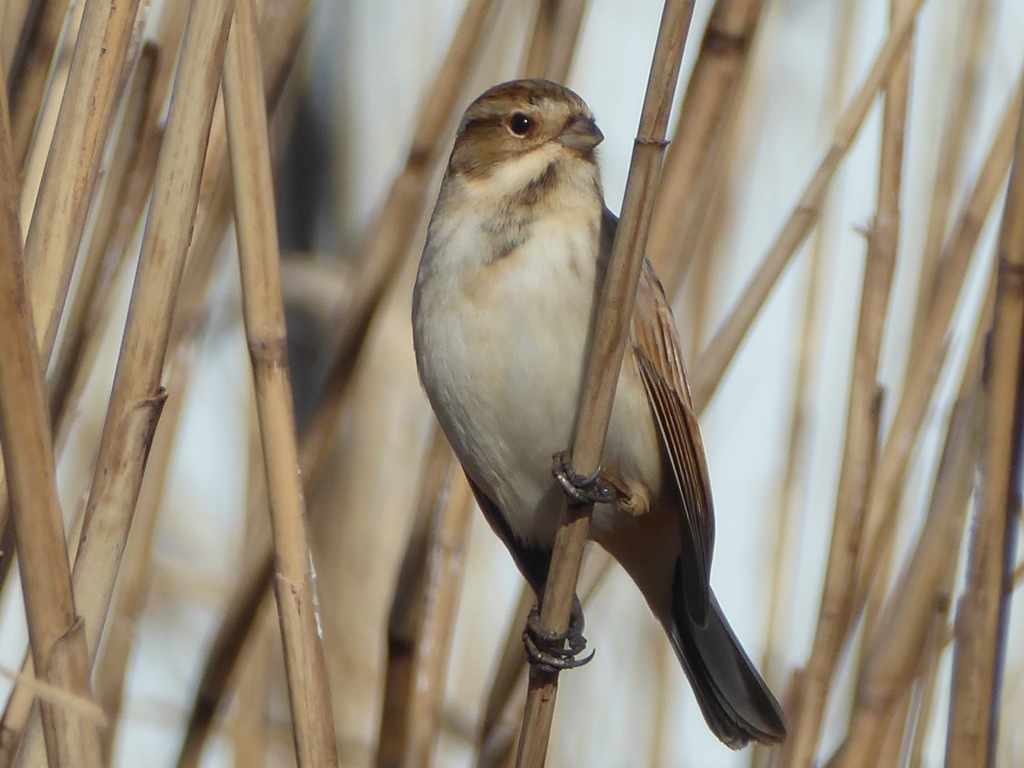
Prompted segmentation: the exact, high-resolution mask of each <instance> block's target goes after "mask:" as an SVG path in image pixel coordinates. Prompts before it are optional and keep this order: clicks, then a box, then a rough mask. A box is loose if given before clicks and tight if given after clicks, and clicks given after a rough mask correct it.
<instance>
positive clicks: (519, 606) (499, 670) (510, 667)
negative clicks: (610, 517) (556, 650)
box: [477, 565, 586, 755]
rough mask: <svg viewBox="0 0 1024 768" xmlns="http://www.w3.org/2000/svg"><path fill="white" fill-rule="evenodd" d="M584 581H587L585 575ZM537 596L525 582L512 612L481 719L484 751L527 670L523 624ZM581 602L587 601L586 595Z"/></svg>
mask: <svg viewBox="0 0 1024 768" xmlns="http://www.w3.org/2000/svg"><path fill="white" fill-rule="evenodd" d="M585 567H586V566H585V565H584V568H585ZM580 581H581V582H582V581H583V576H582V575H581V576H580ZM535 600H536V599H535V598H534V596H533V590H531V589H530V588H529V587H528V586H526V585H523V587H522V588H520V590H519V599H518V600H517V601H516V606H515V608H514V609H513V610H512V612H511V614H510V615H509V623H508V629H507V630H506V633H505V642H504V644H503V645H502V648H501V651H500V652H499V653H498V664H497V666H496V668H495V670H494V676H493V677H492V678H491V683H490V685H489V686H488V687H487V701H486V703H485V704H484V714H483V717H482V718H481V720H480V730H479V733H478V734H477V753H478V754H480V755H482V754H483V753H484V752H485V748H486V745H487V744H488V743H489V742H492V741H493V735H492V734H493V733H494V730H495V729H496V728H497V727H498V724H499V722H500V721H501V720H502V718H504V716H505V713H506V711H507V710H508V709H509V700H510V699H511V698H512V694H513V691H514V690H515V689H516V686H517V685H518V684H519V682H520V680H521V678H522V677H523V673H524V672H525V671H526V656H525V654H524V652H523V631H522V628H523V626H524V625H525V624H526V620H527V618H528V616H529V614H530V609H531V608H532V607H533V605H534V602H535ZM580 603H581V604H584V603H585V600H584V598H583V597H582V596H581V597H580ZM519 709H522V707H519ZM510 743H511V740H510Z"/></svg>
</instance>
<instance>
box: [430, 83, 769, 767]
mask: <svg viewBox="0 0 1024 768" xmlns="http://www.w3.org/2000/svg"><path fill="white" fill-rule="evenodd" d="M603 138H604V136H603V134H602V133H601V131H600V129H599V128H598V126H597V123H596V122H595V119H594V116H593V114H592V113H591V111H590V109H589V108H588V107H587V105H586V103H585V102H584V101H583V99H581V98H580V97H579V96H578V95H577V94H576V93H575V92H573V91H571V90H570V89H568V88H566V87H564V86H562V85H560V84H557V83H554V82H551V81H547V80H539V79H530V80H512V81H509V82H505V83H501V84H498V85H495V86H493V87H491V88H489V89H488V90H486V91H485V92H484V93H483V94H481V95H480V96H479V97H478V98H476V99H475V100H474V101H473V102H472V103H471V104H470V105H469V107H468V108H467V109H466V111H465V114H464V115H463V117H462V119H461V121H460V123H459V127H458V130H457V133H456V137H455V141H454V146H453V149H452V152H451V156H450V159H449V161H448V165H447V168H446V171H445V174H444V177H443V179H442V182H441V186H440V190H439V192H438V197H437V203H436V205H435V207H434V210H433V214H432V216H431V219H430V223H429V226H428V230H427V237H426V242H425V245H424V249H423V254H422V256H421V258H420V262H419V268H418V270H417V275H416V282H415V287H414V289H413V302H412V304H413V309H412V327H413V344H414V350H415V356H416V364H417V370H418V373H419V377H420V381H421V383H422V386H423V388H424V390H425V392H426V395H427V399H428V400H429V401H430V404H431V407H432V408H433V411H434V413H435V415H436V417H437V420H438V422H439V424H440V426H441V429H442V431H443V432H444V434H445V436H446V438H447V439H448V442H449V443H450V445H451V447H452V449H453V451H454V453H455V455H456V457H457V458H458V460H459V462H460V463H461V465H462V468H463V470H464V471H465V474H466V477H467V479H468V481H469V484H470V486H471V488H472V490H473V493H474V495H475V497H476V500H477V503H478V506H479V507H480V509H481V510H482V512H483V514H484V516H485V517H486V518H487V521H488V522H489V523H490V526H491V528H492V529H493V530H494V532H495V533H496V534H497V535H498V537H499V538H500V539H501V540H502V542H503V543H504V544H505V546H506V547H507V549H508V550H509V552H510V554H511V556H512V558H513V560H514V561H515V563H516V565H517V566H518V567H519V570H520V572H521V573H522V574H523V576H524V577H525V579H526V580H527V581H528V582H529V584H530V586H531V587H532V589H533V591H534V593H535V594H536V595H537V599H538V601H540V600H541V599H542V597H543V591H544V582H545V579H546V577H547V571H548V566H549V564H550V561H551V555H552V550H553V547H554V540H555V533H556V530H557V527H558V524H559V516H560V510H561V506H562V503H563V493H565V492H566V491H568V492H570V493H575V494H582V495H583V497H585V498H589V499H590V500H593V501H597V502H598V503H596V504H595V506H594V512H593V517H592V522H591V527H590V535H591V538H592V539H593V540H594V541H596V542H597V543H598V544H599V545H600V546H602V547H603V548H604V549H605V550H607V551H608V552H609V553H610V554H611V555H612V556H613V557H614V558H615V560H617V561H618V563H619V564H620V565H621V566H622V567H623V568H624V569H625V570H626V572H627V573H628V575H629V576H630V577H631V578H632V580H633V581H634V582H635V583H636V585H637V587H638V588H639V590H640V592H641V593H642V595H643V596H644V598H645V599H646V601H647V604H648V605H649V607H650V609H651V611H652V612H653V613H654V615H655V617H656V618H657V619H658V620H659V621H660V622H661V624H662V626H663V627H664V629H665V631H666V633H667V635H668V639H669V641H670V643H671V645H672V647H673V649H674V651H675V653H676V656H677V657H678V659H679V661H680V663H681V666H682V668H683V671H684V672H685V674H686V677H687V678H688V679H689V682H690V684H691V687H692V688H693V691H694V694H695V697H696V700H697V703H698V705H699V707H700V710H701V712H702V714H703V716H704V719H705V721H706V722H707V724H708V726H709V728H710V730H711V731H712V732H713V733H714V735H715V736H717V737H718V739H719V740H721V741H722V742H723V743H724V744H726V745H727V746H729V747H731V748H733V749H739V748H742V747H744V746H746V745H747V744H748V743H749V742H750V741H756V742H759V743H763V744H769V745H771V744H777V743H780V742H781V741H782V740H783V739H784V738H785V735H786V728H787V725H786V717H785V714H784V712H783V710H782V707H781V706H780V704H779V703H778V701H777V700H776V698H775V696H774V695H773V693H772V692H771V690H770V688H769V687H768V685H767V684H766V683H765V682H764V680H763V679H762V677H761V675H760V674H759V673H758V671H757V669H756V668H755V666H754V664H753V663H752V662H751V661H750V659H749V657H748V656H747V654H746V652H745V651H744V650H743V648H742V646H741V645H740V642H739V641H738V639H737V638H736V635H735V633H734V632H733V630H732V628H731V627H730V626H729V623H728V621H727V620H726V618H725V616H724V615H723V613H722V609H721V606H720V605H719V603H718V601H717V599H716V598H715V595H714V592H713V591H712V589H711V584H710V573H711V559H712V549H713V544H714V535H715V531H714V512H713V506H712V497H711V483H710V478H709V475H708V468H707V461H706V458H705V454H704V448H703V444H702V442H701V436H700V429H699V426H698V424H697V419H696V416H695V414H694V408H693V403H692V401H691V398H690V393H689V388H688V385H687V382H686V373H685V370H684V367H683V359H682V352H681V349H680V344H679V339H678V335H677V332H676V328H675V321H674V318H673V316H672V311H671V308H670V305H669V302H668V300H667V298H666V296H665V293H664V290H663V289H662V286H661V284H660V282H659V281H658V278H657V276H656V275H655V273H654V270H653V268H652V267H651V265H650V263H649V262H647V261H646V260H645V262H644V265H643V268H642V270H641V275H640V281H639V286H638V288H637V298H636V304H635V309H634V313H633V316H632V319H631V323H630V331H629V339H628V342H627V345H626V350H625V355H624V358H623V363H622V368H621V371H620V373H619V378H618V384H617V389H616V395H615V399H614V403H613V407H612V412H611V417H610V422H609V425H608V431H607V437H606V441H605V445H604V449H603V453H602V456H601V469H600V476H599V477H593V478H581V477H579V476H578V475H576V474H575V473H574V472H573V469H572V466H571V456H569V454H567V453H566V452H565V449H566V447H567V446H568V445H569V443H570V442H571V439H572V435H573V431H574V426H575V421H576V418H577V408H578V402H579V394H580V389H581V387H582V382H583V376H584V368H585V360H586V351H587V341H588V338H589V337H590V334H591V331H592V329H593V327H594V325H595V323H600V322H602V321H603V318H602V317H600V316H597V315H596V314H595V311H596V307H595V305H596V303H597V297H598V295H599V292H600V288H601V284H602V281H603V279H604V274H605V271H606V267H607V263H608V259H609V256H610V253H611V246H612V241H613V240H614V236H615V229H616V226H617V224H618V220H617V219H616V217H615V216H614V215H613V214H612V213H611V212H610V211H609V210H608V208H607V207H606V205H605V202H604V193H603V187H602V184H601V177H600V171H599V166H598V163H597V158H596V153H595V149H596V147H597V146H598V145H599V144H600V143H601V141H602V140H603ZM553 457H555V458H554V462H553ZM553 466H554V472H553V471H552V470H553ZM588 480H589V481H590V483H589V486H588V483H587V481H588ZM588 492H589V496H588ZM577 610H579V609H578V601H577ZM574 613H575V612H574ZM574 623H576V624H577V627H576V628H577V629H579V628H580V627H581V626H582V612H581V611H580V613H579V616H577V617H575V622H574ZM581 637H582V635H581V634H580V635H579V637H577V638H575V642H573V641H572V640H571V641H570V646H571V648H572V650H571V651H567V652H566V655H571V654H572V653H575V652H576V651H577V650H579V645H580V643H579V641H580V638H581ZM541 639H543V638H536V637H535V641H536V640H541ZM584 642H585V641H584ZM535 644H536V643H535ZM527 645H528V649H529V646H530V643H529V642H528V643H527ZM534 651H535V652H539V653H541V654H542V655H544V654H545V651H544V649H543V648H541V649H538V648H534ZM558 655H559V652H558V651H557V650H556V651H555V652H554V657H553V656H552V653H551V652H550V651H548V652H547V653H546V655H545V658H547V659H549V660H553V662H552V663H556V662H557V661H558ZM574 661H575V660H569V661H567V663H566V664H565V666H573V665H574ZM556 665H557V664H556Z"/></svg>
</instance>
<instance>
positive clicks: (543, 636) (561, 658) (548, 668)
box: [523, 598, 594, 673]
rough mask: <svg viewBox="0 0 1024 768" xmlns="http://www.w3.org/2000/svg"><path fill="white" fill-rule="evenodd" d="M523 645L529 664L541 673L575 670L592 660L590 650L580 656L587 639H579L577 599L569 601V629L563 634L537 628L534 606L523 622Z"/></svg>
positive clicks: (580, 616) (580, 622)
mask: <svg viewBox="0 0 1024 768" xmlns="http://www.w3.org/2000/svg"><path fill="white" fill-rule="evenodd" d="M523 644H524V645H525V646H526V656H527V659H528V660H529V662H530V665H531V666H533V667H536V668H537V669H539V670H540V671H542V672H549V673H554V672H561V671H563V670H566V669H575V668H576V667H582V666H583V665H584V664H586V663H587V662H589V661H590V660H591V659H592V658H594V653H593V651H591V652H590V654H589V655H587V656H584V657H582V658H581V657H580V653H582V652H583V649H584V648H586V647H587V638H585V637H584V636H583V608H582V607H581V606H580V601H579V600H578V599H575V598H574V599H573V607H572V616H571V617H570V618H569V628H568V629H567V630H566V631H565V632H548V631H546V630H544V629H543V627H541V624H540V610H539V609H538V608H537V607H536V606H535V607H534V608H533V609H532V610H531V611H530V615H529V617H528V618H527V620H526V629H525V630H524V631H523Z"/></svg>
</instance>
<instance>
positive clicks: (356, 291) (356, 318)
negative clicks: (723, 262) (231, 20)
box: [179, 0, 495, 765]
mask: <svg viewBox="0 0 1024 768" xmlns="http://www.w3.org/2000/svg"><path fill="white" fill-rule="evenodd" d="M494 2H495V0H469V1H468V2H467V4H466V9H465V11H464V12H463V15H462V18H461V20H460V22H459V26H458V28H457V30H456V32H455V35H454V36H453V38H452V42H451V45H450V47H449V50H448V53H447V54H446V57H445V60H444V62H443V63H442V64H441V67H440V68H439V70H438V73H437V76H436V77H435V80H434V82H433V84H432V86H431V88H430V89H429V90H428V91H427V93H429V94H430V98H427V99H424V102H423V105H422V107H421V110H420V114H419V118H418V121H417V126H418V128H417V132H416V134H415V136H414V138H413V142H412V146H411V148H410V150H409V154H408V157H407V160H406V165H405V167H404V169H403V170H402V172H401V173H400V174H399V176H398V177H397V178H396V179H395V181H394V182H393V183H392V186H391V189H390V191H389V193H388V195H387V197H386V198H385V201H384V203H383V205H382V207H381V209H380V211H379V213H378V214H377V216H376V217H375V220H374V224H373V225H372V227H371V229H370V231H369V232H368V233H367V234H366V236H365V238H364V241H363V244H362V245H361V246H360V248H359V249H358V253H360V254H362V255H361V256H360V257H359V259H358V261H359V263H361V264H362V265H364V266H363V268H362V269H361V270H360V272H359V276H358V278H357V281H356V283H357V285H356V286H354V288H353V293H352V295H353V297H354V298H353V300H352V302H351V306H349V307H347V308H346V310H345V312H344V314H343V315H342V316H341V318H340V319H339V321H338V323H337V325H336V327H337V334H336V337H335V339H334V341H333V344H332V354H331V359H332V363H331V366H330V372H329V373H328V375H327V381H326V383H325V387H324V389H325V393H324V395H323V396H322V397H321V399H320V400H319V401H318V404H317V407H316V411H315V412H314V414H313V416H312V417H311V419H310V425H309V427H308V428H307V431H306V433H305V435H304V436H303V438H302V442H301V446H300V455H299V464H300V468H301V474H302V477H303V482H304V483H306V486H307V491H308V490H309V488H310V487H312V486H314V485H315V484H316V478H317V477H318V474H319V471H320V468H321V465H322V462H323V460H324V457H325V456H326V455H327V451H328V448H329V446H330V444H331V440H332V439H333V436H334V431H335V428H336V425H337V423H338V419H339V418H340V415H341V412H342V406H343V405H344V402H345V396H346V392H347V384H348V381H349V379H350V376H351V374H352V372H353V371H354V370H355V364H354V361H355V359H356V357H357V356H358V354H359V351H360V349H361V345H362V340H363V337H364V336H365V331H366V329H367V328H368V327H369V324H370V321H371V319H372V317H373V314H374V313H375V311H376V309H377V306H378V305H379V303H380V301H381V299H382V297H383V295H384V291H385V289H386V288H387V286H388V284H389V283H390V282H391V279H392V277H393V275H394V274H395V273H396V272H397V270H398V268H399V266H400V264H401V259H402V257H403V256H404V255H405V254H406V253H407V252H408V250H409V245H410V241H411V239H412V237H413V236H414V232H415V231H416V226H415V220H416V219H417V218H418V217H419V215H420V213H421V212H422V210H423V208H424V206H425V204H426V196H427V187H428V184H429V179H430V178H431V174H432V173H433V169H434V167H435V164H436V162H437V161H438V160H439V158H440V153H441V150H442V148H443V147H444V145H445V142H446V140H447V139H446V136H445V128H446V126H447V125H448V123H449V122H450V120H451V118H452V116H453V115H452V113H453V112H454V110H455V108H456V107H457V100H458V96H459V92H460V90H461V86H462V84H463V83H464V82H465V78H466V77H467V76H468V73H469V71H470V70H471V68H472V64H473V62H474V60H475V56H476V53H477V52H478V49H479V47H480V41H481V39H482V37H483V33H484V29H485V27H486V25H487V21H488V19H489V18H492V17H493V6H494ZM277 5H280V4H272V5H271V6H269V7H268V9H267V14H265V15H264V19H263V27H264V29H266V30H269V31H270V32H271V33H273V34H271V36H270V37H269V38H265V40H264V46H263V50H264V51H265V53H266V55H265V57H264V62H266V61H267V60H268V59H269V60H271V61H276V62H278V68H277V69H274V68H272V67H271V66H269V65H265V70H266V72H265V74H267V75H268V76H267V78H266V82H267V83H268V91H269V94H268V100H272V99H274V98H275V97H274V95H273V94H275V93H279V92H280V88H281V86H282V85H283V82H284V74H283V73H284V71H285V69H286V67H285V62H287V61H289V60H290V58H289V57H290V55H291V53H290V51H292V50H294V48H289V47H288V45H289V41H290V44H291V45H292V46H294V45H295V44H296V42H297V37H296V36H297V33H298V29H300V28H301V25H299V24H298V22H299V20H300V19H301V16H299V15H298V13H297V12H295V11H294V10H293V11H289V13H290V15H288V16H287V17H284V18H279V17H277V16H271V12H272V11H273V10H274V9H275V8H276V6H277ZM289 7H291V6H285V9H287V8H289ZM270 22H273V23H270ZM288 29H291V30H292V34H285V33H283V32H282V31H281V30H288ZM275 89H277V90H276V91H275ZM213 196H214V195H213V193H211V198H212V197H213ZM261 550H262V554H261V555H259V556H254V557H253V559H252V561H251V562H250V563H248V564H247V566H246V568H245V571H244V572H243V574H242V575H241V577H240V579H239V581H238V583H237V584H236V586H235V588H234V590H233V593H232V595H231V597H230V598H229V600H228V608H227V609H226V610H225V611H224V613H223V615H222V619H221V622H220V625H219V626H218V629H217V632H216V636H215V639H214V642H213V645H212V647H211V650H210V652H209V654H208V656H207V661H206V663H205V665H204V668H203V673H202V681H201V683H200V685H199V688H198V691H197V694H196V701H195V704H194V709H193V713H192V716H191V718H190V723H189V726H188V729H187V731H186V736H185V742H186V743H190V742H192V741H194V740H195V739H197V738H202V737H201V736H200V735H199V734H198V733H197V730H198V729H201V728H203V727H204V726H203V724H204V723H206V722H207V721H208V718H210V717H212V713H213V712H214V711H215V710H216V708H217V705H218V703H219V701H220V699H221V698H222V696H223V693H224V689H225V685H226V683H227V680H228V679H229V677H230V674H231V668H232V667H233V665H234V664H235V662H236V661H237V654H238V649H239V648H240V647H241V646H242V644H243V643H244V640H245V638H246V637H247V636H248V633H249V631H250V630H251V628H252V622H253V618H254V615H255V609H256V606H258V605H259V602H260V600H261V599H262V595H263V593H264V592H265V590H266V588H267V586H268V584H269V582H270V578H271V574H272V572H273V571H272V568H273V554H272V552H271V548H270V542H269V541H265V542H264V544H263V545H261ZM182 764H183V763H181V762H179V765H182Z"/></svg>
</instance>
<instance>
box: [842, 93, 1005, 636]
mask: <svg viewBox="0 0 1024 768" xmlns="http://www.w3.org/2000/svg"><path fill="white" fill-rule="evenodd" d="M1022 90H1024V78H1021V80H1020V81H1019V82H1018V84H1017V87H1016V89H1015V90H1014V94H1013V96H1012V97H1011V99H1010V101H1009V102H1008V104H1007V107H1006V110H1005V111H1004V114H1003V118H1002V121H1001V123H1000V126H999V128H998V130H997V132H996V136H995V138H994V139H993V141H992V144H991V147H990V149H989V152H988V154H987V156H986V159H985V161H984V163H983V164H982V167H981V170H980V171H979V173H978V177H977V179H976V181H975V183H974V186H973V187H972V189H971V190H970V191H969V192H968V194H967V196H966V201H965V203H964V206H963V208H962V209H961V211H960V213H959V214H958V215H957V218H956V223H955V224H954V227H953V231H952V234H951V235H950V238H949V240H948V241H947V244H946V246H945V248H944V249H943V252H944V256H943V264H944V268H943V271H942V273H941V275H940V277H939V282H938V287H937V290H936V295H935V297H934V305H933V307H932V311H931V314H930V316H929V319H928V322H927V324H926V331H925V336H924V337H923V339H922V343H921V348H920V350H919V354H918V356H917V357H915V358H914V359H913V360H912V361H911V363H910V366H909V368H908V370H909V371H910V376H909V377H908V378H907V381H906V383H905V385H904V390H903V394H902V396H901V398H900V401H899V404H898V405H897V407H896V412H895V414H894V415H893V419H892V422H891V424H890V427H889V433H888V435H887V436H886V439H885V444H884V446H883V447H882V452H881V457H880V460H879V462H878V476H877V478H876V481H875V483H874V484H873V485H872V487H871V493H870V497H869V500H868V506H867V521H866V523H865V540H864V544H863V548H862V550H861V552H862V557H861V563H860V566H859V568H858V570H859V576H858V587H857V593H858V594H857V597H856V599H855V601H854V606H855V608H854V610H855V612H858V611H859V610H860V607H861V606H862V605H863V603H864V600H865V599H866V595H867V592H868V590H869V588H870V586H871V581H872V580H873V579H874V577H875V572H876V570H877V566H878V563H879V562H880V561H881V556H882V553H883V546H882V540H883V538H884V535H885V531H886V530H888V528H889V526H891V525H892V519H893V516H894V515H895V513H896V509H897V507H898V501H899V497H900V495H901V492H902V488H903V476H904V474H905V472H906V468H907V465H908V463H909V461H910V455H911V452H912V449H913V447H914V443H915V441H916V436H917V433H918V431H919V429H920V427H921V424H922V423H923V421H924V415H925V411H926V409H927V405H928V402H929V401H930V400H931V397H932V392H933V390H934V388H935V385H936V382H937V377H938V371H939V370H940V368H941V366H942V361H943V359H944V357H945V353H946V332H947V329H948V328H949V325H950V322H951V320H952V317H953V314H954V311H955V309H956V304H957V299H958V297H959V295H960V289H961V286H962V284H963V280H964V276H965V275H966V274H967V268H968V266H969V264H970V259H971V255H972V254H973V252H974V248H975V245H976V243H977V240H978V236H979V234H980V232H981V228H982V226H983V225H984V223H985V219H986V218H987V216H988V212H989V211H990V209H991V208H992V205H993V204H994V202H995V199H996V197H997V196H998V194H999V190H1000V188H1001V186H1002V180H1003V179H1004V178H1005V174H1006V171H1007V168H1008V167H1009V164H1010V160H1011V159H1012V156H1013V141H1014V131H1015V126H1016V121H1017V105H1018V104H1019V103H1020V98H1021V93H1022ZM851 618H852V617H851Z"/></svg>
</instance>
